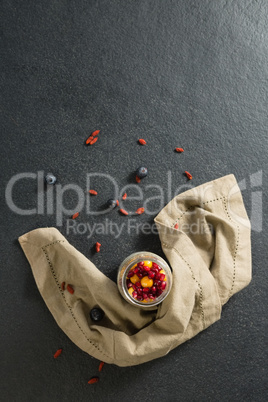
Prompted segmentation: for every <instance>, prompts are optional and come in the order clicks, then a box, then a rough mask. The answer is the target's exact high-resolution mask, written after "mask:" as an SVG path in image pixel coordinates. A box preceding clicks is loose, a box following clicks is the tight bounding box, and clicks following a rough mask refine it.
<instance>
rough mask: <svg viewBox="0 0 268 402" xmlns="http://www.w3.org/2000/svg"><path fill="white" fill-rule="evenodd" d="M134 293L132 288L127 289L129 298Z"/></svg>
mask: <svg viewBox="0 0 268 402" xmlns="http://www.w3.org/2000/svg"><path fill="white" fill-rule="evenodd" d="M133 292H134V289H133V288H128V293H129V294H130V296H132V293H133Z"/></svg>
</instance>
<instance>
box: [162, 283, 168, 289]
mask: <svg viewBox="0 0 268 402" xmlns="http://www.w3.org/2000/svg"><path fill="white" fill-rule="evenodd" d="M166 286H167V284H166V282H162V284H161V289H162V290H165V289H166Z"/></svg>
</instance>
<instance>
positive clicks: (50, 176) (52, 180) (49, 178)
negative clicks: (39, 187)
mask: <svg viewBox="0 0 268 402" xmlns="http://www.w3.org/2000/svg"><path fill="white" fill-rule="evenodd" d="M45 181H46V183H47V184H55V183H56V181H57V179H56V177H55V176H54V175H53V174H52V173H48V174H47V175H46V177H45Z"/></svg>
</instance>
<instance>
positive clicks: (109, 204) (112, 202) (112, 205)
mask: <svg viewBox="0 0 268 402" xmlns="http://www.w3.org/2000/svg"><path fill="white" fill-rule="evenodd" d="M116 205H117V202H116V200H114V199H113V198H110V199H109V200H108V201H107V207H108V208H115V207H116Z"/></svg>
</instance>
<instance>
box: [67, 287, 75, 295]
mask: <svg viewBox="0 0 268 402" xmlns="http://www.w3.org/2000/svg"><path fill="white" fill-rule="evenodd" d="M67 290H68V292H69V293H71V295H73V294H74V288H73V287H72V286H71V285H67Z"/></svg>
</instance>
